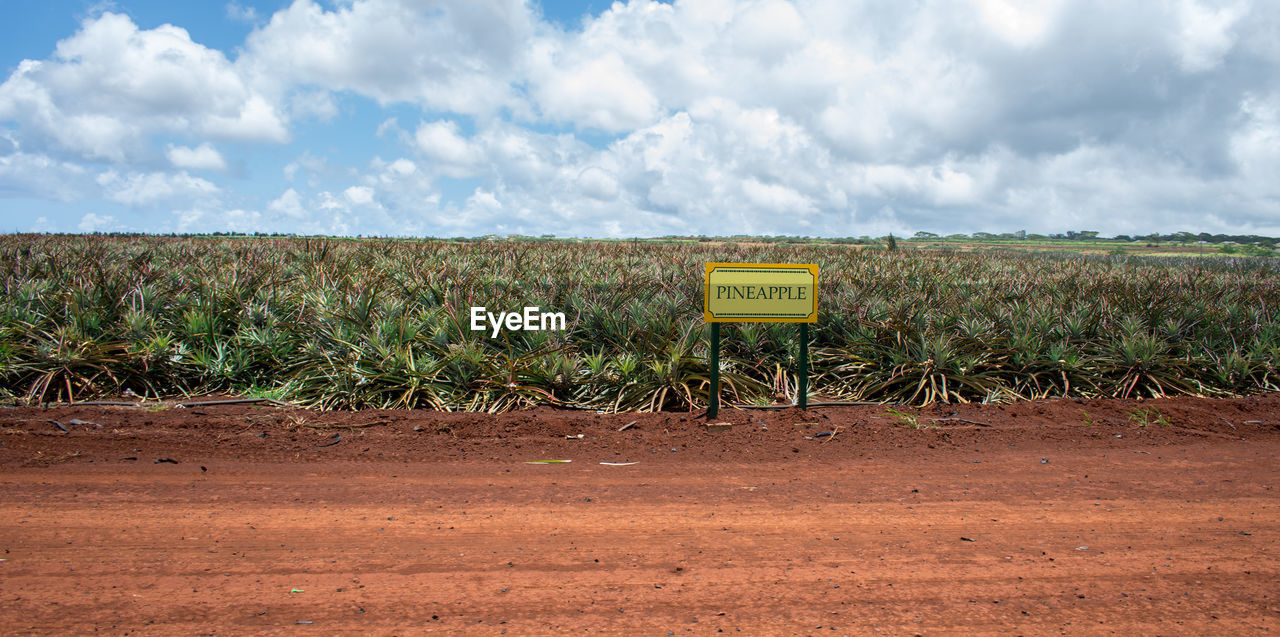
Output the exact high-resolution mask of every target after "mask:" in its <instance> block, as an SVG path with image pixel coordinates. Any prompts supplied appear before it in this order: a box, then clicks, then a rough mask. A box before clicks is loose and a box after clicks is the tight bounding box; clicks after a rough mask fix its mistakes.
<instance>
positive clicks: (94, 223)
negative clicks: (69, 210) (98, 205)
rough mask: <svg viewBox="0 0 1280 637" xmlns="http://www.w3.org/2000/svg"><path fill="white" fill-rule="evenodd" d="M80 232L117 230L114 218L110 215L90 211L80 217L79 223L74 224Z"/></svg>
mask: <svg viewBox="0 0 1280 637" xmlns="http://www.w3.org/2000/svg"><path fill="white" fill-rule="evenodd" d="M76 228H77V229H79V230H80V232H100V231H111V230H117V229H118V227H117V226H116V218H115V217H112V216H111V215H97V214H94V213H92V212H90V213H87V214H85V215H84V216H83V217H81V218H80V224H79V225H77V226H76Z"/></svg>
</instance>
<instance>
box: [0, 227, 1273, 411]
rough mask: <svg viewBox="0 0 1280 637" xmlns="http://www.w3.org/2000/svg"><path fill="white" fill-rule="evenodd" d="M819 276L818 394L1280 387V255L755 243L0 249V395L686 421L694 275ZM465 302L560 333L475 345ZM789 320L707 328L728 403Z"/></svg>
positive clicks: (63, 239)
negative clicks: (680, 415)
mask: <svg viewBox="0 0 1280 637" xmlns="http://www.w3.org/2000/svg"><path fill="white" fill-rule="evenodd" d="M710 261H729V262H756V263H816V264H818V265H819V267H820V271H821V275H820V279H819V283H820V291H819V301H818V308H819V320H818V322H817V324H816V325H814V326H813V329H812V331H811V339H812V340H811V343H810V344H809V345H810V351H811V352H812V354H811V372H810V373H811V381H810V389H811V392H812V395H813V397H814V398H815V399H817V400H826V401H871V402H884V403H894V404H906V405H923V404H930V403H964V402H1000V403H1004V402H1012V401H1017V400H1023V399H1040V398H1052V397H1078V398H1137V397H1148V398H1149V397H1160V396H1178V395H1189V396H1206V397H1229V396H1244V395H1250V394H1259V393H1265V392H1272V391H1276V390H1277V388H1278V387H1280V370H1278V369H1277V364H1278V361H1280V317H1278V316H1277V308H1278V307H1280V276H1277V274H1280V272H1278V270H1280V268H1278V267H1277V260H1275V259H1261V258H1255V259H1248V258H1238V259H1195V258H1176V257H1169V258H1157V257H1132V256H1120V255H1107V256H1102V255H1097V256H1089V255H1078V254H1075V255H1073V254H1045V253H1019V252H1014V251H1010V252H996V253H993V252H986V253H959V252H951V251H930V250H911V249H908V250H900V251H892V252H890V251H886V250H881V249H874V248H870V249H868V248H857V247H851V246H840V245H799V246H796V245H791V246H788V245H777V244H774V245H764V244H723V243H678V244H672V243H660V242H652V241H630V242H603V241H601V242H574V241H550V242H547V241H517V240H510V241H504V240H473V241H444V240H379V239H361V240H351V239H307V238H247V237H189V238H179V237H107V236H37V235H6V236H3V237H0V277H2V279H3V286H4V289H5V295H4V297H3V299H2V300H0V315H2V316H3V322H2V323H0V397H2V398H3V399H5V400H7V401H9V402H10V403H27V404H34V403H48V402H76V401H86V400H93V399H102V398H107V397H113V396H120V395H122V394H123V395H137V396H141V397H146V398H162V397H174V396H187V395H195V394H207V393H231V394H237V395H244V396H251V397H267V398H274V399H278V400H284V401H289V402H292V403H295V404H298V405H303V406H308V407H317V408H324V409H333V408H342V409H360V408H415V409H434V410H447V411H459V410H462V411H488V412H502V411H507V410H510V409H515V408H524V407H531V406H536V405H556V406H565V407H578V408H587V409H593V410H600V411H660V410H692V409H696V408H699V407H701V406H704V405H705V404H706V403H707V398H708V386H709V383H708V379H709V370H708V367H707V365H708V351H707V340H708V339H707V333H708V327H707V325H706V324H704V322H703V319H702V295H703V290H702V276H701V273H702V266H703V264H704V263H706V262H710ZM476 306H487V307H490V308H518V307H521V306H539V307H541V308H543V309H544V310H554V311H555V312H563V313H564V315H565V316H566V317H567V324H566V326H565V329H564V330H555V331H534V332H502V333H501V334H499V335H498V336H496V337H494V336H492V335H491V334H489V333H487V332H485V331H473V330H472V329H471V327H472V326H471V324H470V321H469V319H470V310H471V308H472V307H476ZM798 335H799V331H798V330H797V329H795V326H792V325H787V324H760V323H756V324H731V325H726V326H725V333H724V345H723V352H722V355H721V358H720V361H721V362H720V365H721V373H722V378H723V387H724V389H723V393H724V399H725V400H726V401H728V402H729V403H737V404H757V405H764V404H769V403H772V402H776V401H788V402H790V401H794V399H795V395H794V394H795V385H796V383H795V377H796V361H795V358H796V354H797V349H798V345H799V343H797V339H798Z"/></svg>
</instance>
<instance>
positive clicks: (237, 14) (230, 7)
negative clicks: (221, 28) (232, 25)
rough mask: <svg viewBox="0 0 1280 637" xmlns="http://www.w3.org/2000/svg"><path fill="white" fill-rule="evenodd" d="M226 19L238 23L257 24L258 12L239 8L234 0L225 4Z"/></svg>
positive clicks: (247, 8)
mask: <svg viewBox="0 0 1280 637" xmlns="http://www.w3.org/2000/svg"><path fill="white" fill-rule="evenodd" d="M227 17H228V18H231V19H232V20H236V21H239V22H257V21H258V10H257V9H255V8H253V7H245V6H241V4H240V3H239V2H236V0H231V2H228V3H227Z"/></svg>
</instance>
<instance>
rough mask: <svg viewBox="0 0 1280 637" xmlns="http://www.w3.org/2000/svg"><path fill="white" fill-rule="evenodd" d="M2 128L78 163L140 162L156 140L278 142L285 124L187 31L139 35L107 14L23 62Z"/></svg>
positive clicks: (3, 106) (3, 94)
mask: <svg viewBox="0 0 1280 637" xmlns="http://www.w3.org/2000/svg"><path fill="white" fill-rule="evenodd" d="M0 120H8V121H13V122H16V123H17V124H18V129H17V131H18V135H19V137H20V139H21V140H22V141H23V143H24V146H26V147H29V148H32V149H40V148H49V149H56V150H59V151H65V152H69V153H73V154H75V155H78V156H80V157H82V158H84V159H90V160H104V161H111V162H126V161H128V160H131V159H134V158H138V157H141V156H142V155H144V154H145V153H146V152H147V146H148V144H149V142H150V140H151V138H152V136H154V135H159V134H183V135H203V136H210V137H213V138H218V139H233V140H247V141H270V142H281V141H285V140H286V139H287V138H288V133H287V131H286V129H285V123H284V121H283V119H282V118H281V116H280V115H279V113H278V112H277V111H276V109H275V108H274V107H273V106H272V105H271V104H270V103H269V102H268V101H267V100H266V98H265V97H263V96H262V95H260V94H258V93H256V92H255V91H254V90H253V89H252V88H250V87H249V86H248V85H247V84H246V83H245V81H244V80H243V79H242V77H241V76H240V75H239V74H238V73H237V72H236V70H235V69H234V68H233V67H232V65H231V63H230V62H229V61H228V60H227V58H226V57H225V56H224V55H223V54H222V53H221V52H219V51H217V50H213V49H209V48H206V47H204V46H202V45H200V44H197V43H195V42H192V41H191V38H190V36H189V34H188V33H187V31H186V30H184V29H182V28H179V27H176V26H171V25H167V24H166V25H161V26H159V27H156V28H155V29H149V30H139V29H138V27H137V26H136V25H135V24H134V23H133V21H132V20H130V19H129V18H128V17H127V16H123V15H119V14H114V13H103V14H102V15H101V16H99V17H96V18H90V19H88V20H85V21H84V23H83V24H82V25H81V29H80V30H79V31H78V32H77V33H76V34H75V35H73V36H71V37H70V38H67V39H65V40H62V41H61V42H59V43H58V45H57V49H56V51H55V53H54V56H53V58H52V59H50V60H45V61H32V60H25V61H23V62H21V63H20V64H19V65H18V68H17V69H16V70H15V71H14V72H13V74H12V75H10V76H9V78H8V79H7V80H6V81H5V82H4V84H2V85H0Z"/></svg>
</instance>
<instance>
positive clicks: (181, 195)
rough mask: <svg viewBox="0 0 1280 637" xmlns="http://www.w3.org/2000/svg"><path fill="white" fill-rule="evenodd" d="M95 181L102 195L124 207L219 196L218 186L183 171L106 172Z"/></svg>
mask: <svg viewBox="0 0 1280 637" xmlns="http://www.w3.org/2000/svg"><path fill="white" fill-rule="evenodd" d="M97 182H98V184H99V185H101V186H102V190H103V194H104V195H105V197H106V198H107V199H109V200H111V201H115V202H117V203H122V204H125V205H127V206H135V207H137V206H150V205H153V204H156V203H160V202H165V201H172V200H175V199H180V200H183V201H190V200H193V199H203V198H208V197H210V196H212V195H216V194H217V193H218V187H217V186H215V185H214V184H213V183H212V182H210V181H207V180H205V179H201V178H199V177H192V176H191V175H189V174H187V173H186V172H185V171H184V172H180V173H177V174H169V173H158V172H155V173H130V174H128V175H121V174H119V173H116V172H115V171H112V170H109V171H107V172H104V173H102V174H101V175H98V178H97Z"/></svg>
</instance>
